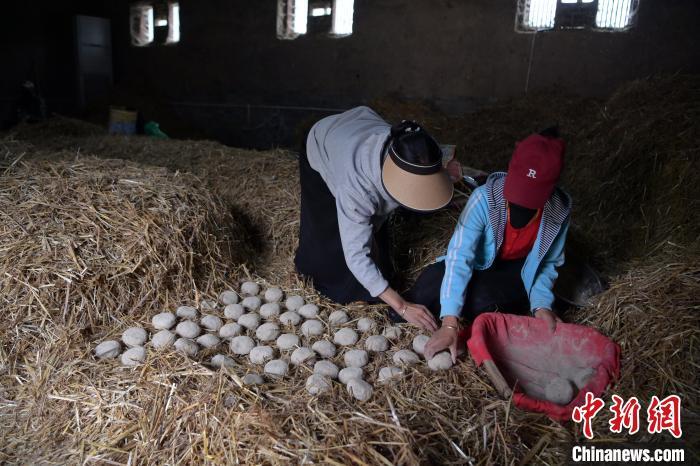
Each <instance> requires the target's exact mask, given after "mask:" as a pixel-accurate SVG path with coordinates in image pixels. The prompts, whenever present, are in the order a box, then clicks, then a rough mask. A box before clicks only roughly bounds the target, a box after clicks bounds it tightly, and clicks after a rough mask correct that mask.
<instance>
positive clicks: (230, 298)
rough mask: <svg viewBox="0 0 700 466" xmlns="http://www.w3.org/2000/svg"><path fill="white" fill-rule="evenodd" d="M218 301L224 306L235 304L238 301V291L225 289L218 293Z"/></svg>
mask: <svg viewBox="0 0 700 466" xmlns="http://www.w3.org/2000/svg"><path fill="white" fill-rule="evenodd" d="M219 302H220V303H221V304H223V305H224V306H228V305H229V304H236V303H237V302H238V293H236V292H235V291H232V290H226V291H224V292H222V293H221V294H220V295H219Z"/></svg>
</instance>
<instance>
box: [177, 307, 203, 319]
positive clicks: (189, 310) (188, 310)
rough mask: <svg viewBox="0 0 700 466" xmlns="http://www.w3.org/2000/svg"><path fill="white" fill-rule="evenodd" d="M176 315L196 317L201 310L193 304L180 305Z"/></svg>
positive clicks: (187, 317) (189, 317)
mask: <svg viewBox="0 0 700 466" xmlns="http://www.w3.org/2000/svg"><path fill="white" fill-rule="evenodd" d="M175 315H177V316H178V317H179V318H181V319H196V318H197V316H198V315H199V312H197V309H195V308H193V307H192V306H180V307H178V308H177V310H176V311H175Z"/></svg>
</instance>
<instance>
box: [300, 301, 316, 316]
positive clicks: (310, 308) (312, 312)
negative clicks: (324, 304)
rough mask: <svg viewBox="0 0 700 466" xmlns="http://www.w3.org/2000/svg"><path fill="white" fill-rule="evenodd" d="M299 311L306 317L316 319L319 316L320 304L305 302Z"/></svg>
mask: <svg viewBox="0 0 700 466" xmlns="http://www.w3.org/2000/svg"><path fill="white" fill-rule="evenodd" d="M297 312H298V313H299V315H300V316H302V317H303V318H304V319H315V318H316V317H318V306H317V305H315V304H304V305H303V306H301V307H300V308H299V310H298V311H297Z"/></svg>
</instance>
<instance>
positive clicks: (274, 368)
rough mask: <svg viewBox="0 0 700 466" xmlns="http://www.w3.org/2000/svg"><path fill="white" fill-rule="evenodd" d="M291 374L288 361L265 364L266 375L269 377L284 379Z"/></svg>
mask: <svg viewBox="0 0 700 466" xmlns="http://www.w3.org/2000/svg"><path fill="white" fill-rule="evenodd" d="M287 372H289V365H288V364H287V362H286V361H283V360H281V359H273V360H272V361H268V363H267V364H265V373H266V374H269V375H276V376H278V377H284V376H285V375H287Z"/></svg>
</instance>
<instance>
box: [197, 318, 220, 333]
mask: <svg viewBox="0 0 700 466" xmlns="http://www.w3.org/2000/svg"><path fill="white" fill-rule="evenodd" d="M199 323H200V324H202V327H204V328H205V329H207V330H211V331H213V332H218V331H219V329H220V328H221V327H222V326H223V325H224V322H223V321H222V320H221V318H220V317H219V316H214V315H211V314H207V315H205V316H203V317H202V318H201V319H200V320H199Z"/></svg>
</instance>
